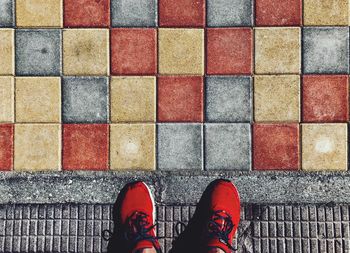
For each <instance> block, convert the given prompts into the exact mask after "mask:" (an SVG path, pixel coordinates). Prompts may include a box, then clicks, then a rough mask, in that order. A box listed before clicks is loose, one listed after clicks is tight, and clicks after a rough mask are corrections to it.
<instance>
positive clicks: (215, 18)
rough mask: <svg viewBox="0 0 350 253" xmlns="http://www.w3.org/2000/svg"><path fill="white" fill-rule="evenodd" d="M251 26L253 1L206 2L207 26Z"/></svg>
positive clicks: (217, 0)
mask: <svg viewBox="0 0 350 253" xmlns="http://www.w3.org/2000/svg"><path fill="white" fill-rule="evenodd" d="M252 24H253V0H207V25H208V26H210V27H225V26H226V27H227V26H251V25H252Z"/></svg>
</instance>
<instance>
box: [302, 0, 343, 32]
mask: <svg viewBox="0 0 350 253" xmlns="http://www.w3.org/2000/svg"><path fill="white" fill-rule="evenodd" d="M304 25H305V26H312V25H316V26H317V25H318V26H323V25H328V26H336V25H339V26H340V25H342V26H347V25H349V1H348V0H304Z"/></svg>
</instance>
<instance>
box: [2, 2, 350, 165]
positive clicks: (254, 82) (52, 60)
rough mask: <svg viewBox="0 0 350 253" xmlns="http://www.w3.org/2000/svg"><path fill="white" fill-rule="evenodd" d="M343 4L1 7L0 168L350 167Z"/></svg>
mask: <svg viewBox="0 0 350 253" xmlns="http://www.w3.org/2000/svg"><path fill="white" fill-rule="evenodd" d="M348 122H349V1H348V0H304V1H302V0H279V1H273V0H255V1H253V0H206V1H205V0H197V1H192V0H177V1H173V0H158V1H156V0H65V1H63V0H50V1H47V0H16V1H15V0H0V170H3V171H9V170H14V171H23V170H25V171H42V170H44V171H46V170H50V171H51V170H55V171H57V170H128V169H142V170H177V169H193V170H230V171H234V170H305V171H330V170H336V171H345V170H348V151H347V150H348V130H347V128H348Z"/></svg>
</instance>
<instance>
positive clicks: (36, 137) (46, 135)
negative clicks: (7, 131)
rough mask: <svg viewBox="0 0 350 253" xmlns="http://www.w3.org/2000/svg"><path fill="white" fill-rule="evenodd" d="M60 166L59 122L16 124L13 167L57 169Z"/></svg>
mask: <svg viewBox="0 0 350 253" xmlns="http://www.w3.org/2000/svg"><path fill="white" fill-rule="evenodd" d="M60 168H61V126H60V125H59V124H16V125H15V153H14V169H15V170H16V171H57V170H60Z"/></svg>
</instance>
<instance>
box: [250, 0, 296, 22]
mask: <svg viewBox="0 0 350 253" xmlns="http://www.w3.org/2000/svg"><path fill="white" fill-rule="evenodd" d="M301 16H302V0H277V1H276V0H256V1H255V24H256V25H257V26H299V25H301Z"/></svg>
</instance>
